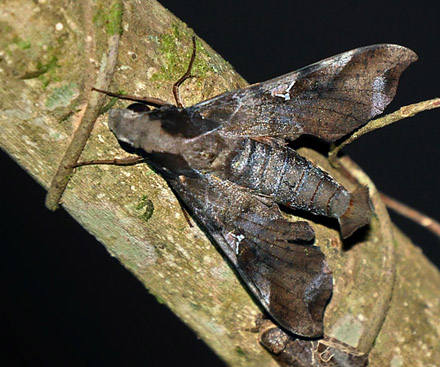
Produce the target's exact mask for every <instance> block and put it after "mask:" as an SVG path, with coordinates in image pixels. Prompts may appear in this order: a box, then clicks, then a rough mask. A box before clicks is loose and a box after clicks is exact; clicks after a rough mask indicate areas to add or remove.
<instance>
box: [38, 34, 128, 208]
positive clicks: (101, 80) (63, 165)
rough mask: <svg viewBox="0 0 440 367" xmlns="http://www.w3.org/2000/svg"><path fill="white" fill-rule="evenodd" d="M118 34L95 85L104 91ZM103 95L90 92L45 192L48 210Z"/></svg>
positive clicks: (113, 64) (79, 150)
mask: <svg viewBox="0 0 440 367" xmlns="http://www.w3.org/2000/svg"><path fill="white" fill-rule="evenodd" d="M119 38H120V35H119V33H117V34H115V35H113V36H111V37H110V38H109V40H108V42H109V46H108V53H107V55H106V56H107V60H106V63H105V68H104V70H103V71H100V72H99V74H98V76H97V79H96V84H95V85H97V86H99V87H100V88H103V89H106V88H108V86H109V85H110V81H111V78H112V76H113V72H114V70H115V67H116V60H117V55H118V48H119ZM104 98H105V97H104V95H101V94H99V93H95V92H92V93H91V94H90V98H89V103H88V106H87V108H86V111H85V113H84V116H83V118H82V120H81V122H80V124H79V126H78V128H77V129H76V131H75V133H74V135H73V138H72V141H71V142H70V144H69V146H68V147H67V149H66V152H65V153H64V156H63V158H62V159H61V162H60V164H59V166H58V169H57V172H56V174H55V176H54V178H53V179H52V182H51V184H50V188H49V190H48V191H47V195H46V201H45V205H46V208H48V209H49V210H56V209H57V208H58V205H59V202H60V200H61V197H62V195H63V192H64V190H65V189H66V187H67V184H68V183H69V180H70V177H71V175H72V173H73V169H74V165H75V164H76V162H77V161H78V158H79V157H80V155H81V153H82V151H83V149H84V146H85V145H86V142H87V140H88V138H89V136H90V133H91V131H92V129H93V126H94V124H95V121H96V119H97V117H98V115H99V113H100V111H101V108H102V105H103V104H104Z"/></svg>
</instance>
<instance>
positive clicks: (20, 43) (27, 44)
mask: <svg viewBox="0 0 440 367" xmlns="http://www.w3.org/2000/svg"><path fill="white" fill-rule="evenodd" d="M13 42H14V43H15V44H16V45H17V47H18V48H19V49H20V50H27V49H30V48H31V41H29V40H24V39H21V38H20V37H16V38H15V39H14V41H13Z"/></svg>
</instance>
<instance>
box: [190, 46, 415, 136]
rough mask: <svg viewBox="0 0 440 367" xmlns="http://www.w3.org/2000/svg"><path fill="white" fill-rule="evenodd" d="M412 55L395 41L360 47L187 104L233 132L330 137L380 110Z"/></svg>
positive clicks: (349, 130)
mask: <svg viewBox="0 0 440 367" xmlns="http://www.w3.org/2000/svg"><path fill="white" fill-rule="evenodd" d="M416 59H417V55H416V54H415V53H414V52H413V51H411V50H409V49H407V48H405V47H402V46H398V45H390V44H381V45H373V46H367V47H361V48H357V49H355V50H352V51H348V52H344V53H342V54H339V55H337V56H334V57H330V58H328V59H326V60H323V61H320V62H317V63H315V64H312V65H310V66H306V67H304V68H302V69H300V70H298V71H295V72H292V73H289V74H285V75H283V76H280V77H278V78H275V79H272V80H269V81H267V82H262V83H257V84H254V85H251V86H249V87H247V88H243V89H239V90H236V91H232V92H227V93H224V94H222V95H219V96H217V97H215V98H213V99H210V100H207V101H204V102H201V103H199V104H197V105H194V106H192V107H190V109H191V110H192V111H193V112H195V113H199V114H200V115H201V116H202V117H203V118H205V119H210V120H215V121H218V122H221V123H222V124H223V126H224V127H223V131H224V132H225V133H228V134H232V135H239V136H250V137H258V136H260V137H261V136H270V137H280V138H286V139H290V140H293V139H296V138H297V137H299V136H300V135H302V134H309V135H313V136H316V137H318V138H321V139H323V140H326V141H334V140H337V139H339V138H341V137H343V136H344V135H346V134H348V133H350V132H352V131H353V130H354V129H356V128H358V127H359V126H361V125H363V124H365V123H366V122H367V121H368V120H370V119H371V118H373V117H374V116H376V115H378V114H380V113H382V112H383V110H384V109H385V107H386V106H387V105H388V104H389V103H390V102H391V100H392V99H393V98H394V95H395V94H396V88H397V84H398V80H399V78H400V75H401V74H402V72H403V71H404V70H405V69H406V68H407V67H408V65H409V64H410V63H411V62H413V61H415V60H416Z"/></svg>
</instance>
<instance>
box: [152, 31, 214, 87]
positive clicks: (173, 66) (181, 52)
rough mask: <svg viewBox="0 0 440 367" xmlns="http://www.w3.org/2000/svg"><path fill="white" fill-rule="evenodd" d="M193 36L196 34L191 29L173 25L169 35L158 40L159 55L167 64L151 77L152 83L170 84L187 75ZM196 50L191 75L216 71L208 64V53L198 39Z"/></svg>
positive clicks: (166, 34)
mask: <svg viewBox="0 0 440 367" xmlns="http://www.w3.org/2000/svg"><path fill="white" fill-rule="evenodd" d="M193 36H194V33H193V31H192V30H191V29H189V28H184V29H182V28H179V26H178V25H174V24H173V25H171V28H170V29H169V31H168V32H167V33H164V34H163V35H161V36H160V37H159V38H158V40H157V43H158V44H159V47H158V53H159V54H160V55H161V56H162V57H163V58H164V60H165V62H164V64H163V66H162V67H161V69H160V71H158V72H157V73H155V74H154V75H153V76H152V77H151V80H152V81H167V82H169V81H171V80H177V79H179V78H180V76H182V75H183V74H184V73H185V71H186V69H187V67H188V63H189V61H190V59H191V54H192V47H191V38H192V37H193ZM196 48H197V53H196V59H195V61H194V64H193V68H192V71H191V74H192V75H195V76H198V77H199V76H201V75H203V74H205V73H206V72H207V71H214V70H213V68H212V67H211V66H210V65H209V64H208V63H207V62H206V59H207V53H206V50H205V48H204V47H203V44H202V43H201V42H200V41H199V40H197V39H196Z"/></svg>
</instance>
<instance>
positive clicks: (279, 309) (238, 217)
mask: <svg viewBox="0 0 440 367" xmlns="http://www.w3.org/2000/svg"><path fill="white" fill-rule="evenodd" d="M168 181H169V183H170V184H171V186H172V187H173V188H174V190H175V191H176V192H177V193H178V195H179V196H180V198H181V199H182V200H183V201H184V202H185V204H186V205H187V206H188V207H189V209H190V210H191V211H192V212H193V214H194V215H195V217H196V218H197V220H198V221H199V222H200V223H201V224H202V225H204V226H205V228H206V229H207V230H208V233H209V234H210V236H211V237H212V238H213V239H214V241H215V242H216V243H217V244H218V245H219V246H220V248H221V249H222V250H223V252H224V253H225V255H226V256H227V257H228V258H229V260H230V261H231V262H232V263H233V265H234V267H235V269H236V270H237V271H238V273H239V275H240V276H241V278H242V279H243V281H244V282H245V283H246V285H247V286H248V287H249V289H250V290H251V291H252V293H253V294H254V296H255V297H256V298H257V299H258V300H259V301H260V303H261V304H262V305H263V306H264V308H265V309H266V310H267V311H268V312H269V314H270V315H271V316H272V317H273V318H274V319H275V320H276V321H277V322H278V323H279V324H280V325H281V326H282V327H284V328H286V329H287V330H289V331H291V332H292V333H295V334H298V335H303V336H307V337H318V336H321V335H322V332H323V314H324V308H325V306H326V304H327V302H328V299H329V298H330V296H331V293H332V287H333V283H332V275H331V272H330V270H329V267H328V265H327V262H326V260H325V257H324V254H323V253H322V252H321V250H320V249H319V248H318V247H316V246H311V245H306V244H299V243H291V241H297V242H298V241H299V240H302V241H310V240H312V239H313V237H314V232H313V230H312V229H311V228H310V226H309V225H308V224H307V223H305V222H296V223H293V222H289V221H287V220H286V219H284V218H283V216H282V215H281V213H280V212H279V210H278V207H277V205H276V204H275V203H273V202H272V201H270V200H267V201H266V200H264V199H260V198H259V197H257V196H255V195H254V194H253V193H252V191H250V190H248V189H245V188H243V187H241V186H238V185H235V184H233V183H231V182H229V181H224V180H220V179H218V178H216V177H213V176H211V175H209V174H205V175H201V176H200V177H198V178H187V177H185V178H176V179H169V180H168Z"/></svg>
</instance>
